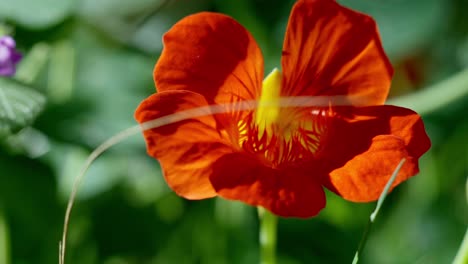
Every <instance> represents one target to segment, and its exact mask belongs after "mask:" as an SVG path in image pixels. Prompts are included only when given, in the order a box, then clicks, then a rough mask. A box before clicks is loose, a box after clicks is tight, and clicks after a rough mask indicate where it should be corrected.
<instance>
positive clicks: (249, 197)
mask: <svg viewBox="0 0 468 264" xmlns="http://www.w3.org/2000/svg"><path fill="white" fill-rule="evenodd" d="M210 179H211V182H212V184H213V186H214V188H215V189H216V191H217V192H218V194H219V195H220V196H221V197H224V198H226V199H231V200H239V201H242V202H245V203H247V204H250V205H253V206H262V207H264V208H266V209H268V210H270V211H271V212H272V213H274V214H276V215H279V216H284V217H300V218H306V217H312V216H315V215H317V214H318V212H319V211H320V210H321V209H322V208H324V207H325V193H324V191H323V188H322V186H321V185H320V183H318V182H315V181H313V177H311V174H306V173H305V172H304V171H303V170H302V168H284V169H281V170H278V169H272V168H269V167H266V166H264V165H262V164H261V163H260V162H259V161H258V160H256V158H255V157H251V156H249V155H247V154H240V153H233V154H229V155H226V156H223V157H222V158H220V159H219V160H218V161H217V162H216V163H215V164H214V169H213V174H212V175H211V177H210Z"/></svg>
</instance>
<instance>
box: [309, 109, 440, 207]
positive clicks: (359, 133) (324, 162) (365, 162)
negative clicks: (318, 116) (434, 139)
mask: <svg viewBox="0 0 468 264" xmlns="http://www.w3.org/2000/svg"><path fill="white" fill-rule="evenodd" d="M335 111H336V116H335V117H333V118H332V122H331V123H330V127H329V134H328V135H327V137H328V139H327V141H326V142H325V146H324V149H323V152H322V153H320V160H319V161H318V162H319V163H320V164H321V170H322V173H323V174H322V173H321V174H322V175H326V174H327V173H326V172H328V176H326V177H325V179H324V184H325V186H326V187H327V188H329V189H330V190H332V191H334V192H335V193H337V194H338V195H340V196H342V197H343V198H345V199H348V200H351V201H356V202H366V201H373V200H376V199H378V197H379V196H380V194H381V192H382V190H383V188H384V186H385V184H386V183H387V181H388V179H389V178H390V176H391V175H392V173H393V171H394V170H395V169H396V167H397V165H398V163H399V162H400V161H401V159H403V158H405V159H406V162H405V164H404V166H403V167H402V169H401V170H400V172H399V174H398V177H397V179H396V181H395V182H394V184H393V187H395V186H396V185H398V184H399V183H401V182H402V181H404V180H406V179H408V178H409V177H411V176H414V175H415V174H417V173H418V171H419V168H418V159H419V158H420V157H421V156H422V155H423V154H424V153H425V152H426V151H427V150H428V149H429V148H430V146H431V143H430V140H429V137H428V136H427V134H426V132H425V129H424V125H423V122H422V120H421V118H420V116H419V115H418V114H416V113H415V112H413V111H411V110H409V109H406V108H401V107H396V106H389V105H385V106H371V107H363V108H353V107H342V108H336V109H335ZM393 187H392V188H393Z"/></svg>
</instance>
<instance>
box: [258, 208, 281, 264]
mask: <svg viewBox="0 0 468 264" xmlns="http://www.w3.org/2000/svg"><path fill="white" fill-rule="evenodd" d="M258 217H259V218H260V237H259V239H260V264H275V263H276V226H277V223H278V218H277V217H276V216H275V215H274V214H272V213H270V212H269V211H268V210H265V209H263V208H261V207H258Z"/></svg>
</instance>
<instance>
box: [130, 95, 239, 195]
mask: <svg viewBox="0 0 468 264" xmlns="http://www.w3.org/2000/svg"><path fill="white" fill-rule="evenodd" d="M206 105H207V102H206V100H205V99H204V98H203V96H201V95H199V94H196V93H193V92H190V91H166V92H161V93H157V94H153V95H152V96H150V97H148V98H147V99H146V100H144V101H143V102H142V103H141V104H140V106H139V107H138V109H137V110H136V112H135V118H136V119H137V121H138V122H140V123H143V122H146V121H150V120H153V119H156V118H159V117H162V116H166V115H168V114H172V113H177V112H179V111H183V110H187V109H191V108H194V107H200V106H206ZM144 137H145V140H146V144H147V150H148V154H149V155H151V156H152V157H154V158H156V159H158V160H159V161H160V163H161V167H162V169H163V173H164V177H165V179H166V181H167V183H168V185H169V186H170V187H171V188H172V189H173V190H174V191H175V192H176V193H177V194H178V195H180V196H183V197H185V198H187V199H203V198H209V197H213V196H216V192H215V190H214V189H213V187H212V186H211V183H210V181H209V178H208V176H209V175H210V174H211V171H212V165H213V163H214V162H215V161H216V160H217V159H218V158H219V157H221V156H223V155H225V154H226V153H230V152H232V149H231V147H230V146H229V144H228V143H227V142H226V141H225V140H223V139H222V138H221V136H220V133H219V132H218V131H217V130H216V122H215V119H214V117H213V116H205V117H200V118H193V119H189V120H186V121H181V122H178V123H173V124H170V125H167V126H163V127H160V128H155V129H151V130H148V131H145V132H144Z"/></svg>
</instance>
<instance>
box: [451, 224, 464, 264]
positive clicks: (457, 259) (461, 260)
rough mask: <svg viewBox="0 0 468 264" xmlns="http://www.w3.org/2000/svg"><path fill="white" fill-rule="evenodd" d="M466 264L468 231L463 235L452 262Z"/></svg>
mask: <svg viewBox="0 0 468 264" xmlns="http://www.w3.org/2000/svg"><path fill="white" fill-rule="evenodd" d="M466 263H468V229H467V230H466V233H465V238H463V242H462V244H461V246H460V249H459V250H458V253H457V255H456V256H455V259H454V260H453V264H466Z"/></svg>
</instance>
